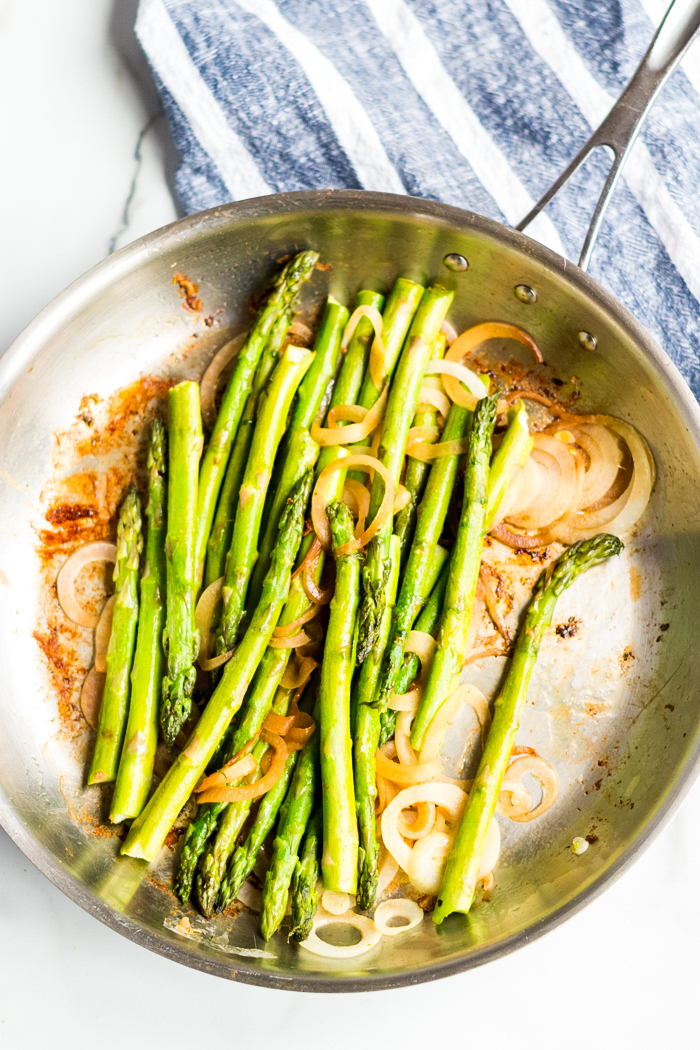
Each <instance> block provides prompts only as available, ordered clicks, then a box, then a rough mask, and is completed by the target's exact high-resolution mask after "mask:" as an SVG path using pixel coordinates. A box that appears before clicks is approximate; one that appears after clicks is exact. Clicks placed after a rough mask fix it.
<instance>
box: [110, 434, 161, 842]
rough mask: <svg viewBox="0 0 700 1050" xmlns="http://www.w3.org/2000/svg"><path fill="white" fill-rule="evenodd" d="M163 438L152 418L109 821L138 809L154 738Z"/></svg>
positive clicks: (148, 776) (158, 674)
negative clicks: (129, 661) (130, 656)
mask: <svg viewBox="0 0 700 1050" xmlns="http://www.w3.org/2000/svg"><path fill="white" fill-rule="evenodd" d="M166 440H167V439H166V434H165V427H164V426H163V424H162V423H161V421H160V420H159V419H156V420H154V422H153V425H152V427H151V443H150V447H149V450H148V506H147V507H146V517H147V519H148V534H147V537H146V564H145V566H144V569H143V573H142V575H141V604H140V608H139V622H138V633H137V637H136V653H135V656H134V666H133V668H132V671H131V700H130V706H129V720H128V722H127V726H126V736H125V738H124V739H125V744H124V748H123V750H122V756H121V760H120V762H119V772H118V773H117V783H116V785H115V788H114V797H113V799H112V808H111V812H110V815H109V819H110V820H111V821H112V823H114V824H119V823H121V821H122V820H129V819H131V818H133V817H137V816H138V815H139V813H140V812H141V810H142V809H143V807H144V805H145V803H146V798H147V796H148V792H149V789H150V786H151V777H152V775H153V762H154V759H155V754H156V745H157V743H158V699H159V697H160V687H161V682H162V680H163V671H164V667H165V655H164V653H163V645H162V637H161V636H162V634H163V624H164V622H165V499H166V491H165V490H166V481H165V464H166V460H165V456H166Z"/></svg>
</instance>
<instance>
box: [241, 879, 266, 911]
mask: <svg viewBox="0 0 700 1050" xmlns="http://www.w3.org/2000/svg"><path fill="white" fill-rule="evenodd" d="M236 900H238V901H240V902H241V904H245V906H246V907H247V908H250V910H251V911H257V912H259V911H260V906H261V904H262V892H261V891H260V890H259V889H257V887H255V886H253V885H252V883H250V882H244V883H243V885H242V886H241V888H240V890H239V891H238V896H237V897H236Z"/></svg>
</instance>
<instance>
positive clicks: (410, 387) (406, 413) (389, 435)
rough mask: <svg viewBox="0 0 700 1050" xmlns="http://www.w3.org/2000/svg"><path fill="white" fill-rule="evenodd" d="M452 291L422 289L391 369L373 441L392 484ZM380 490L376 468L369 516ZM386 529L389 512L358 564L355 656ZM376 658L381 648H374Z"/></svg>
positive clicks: (379, 601)
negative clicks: (360, 593) (393, 372)
mask: <svg viewBox="0 0 700 1050" xmlns="http://www.w3.org/2000/svg"><path fill="white" fill-rule="evenodd" d="M453 298H454V292H451V291H448V290H447V289H445V288H441V287H440V286H439V285H433V286H432V287H431V288H428V289H426V291H425V292H424V293H423V296H422V298H421V301H420V306H419V307H418V310H417V312H416V315H415V317H414V318H413V323H412V325H411V329H410V331H409V333H408V336H407V339H406V343H405V345H404V349H403V351H402V353H401V357H400V359H399V363H398V367H397V369H396V376H395V377H394V382H393V383H392V386H391V390H390V393H389V400H388V402H387V406H386V413H385V416H384V429H383V431H382V438H381V441H380V444H379V451H378V458H379V460H380V462H381V463H382V464H383V465H384V466H385V467H386V468H387V470H388V471H389V473H390V474H391V475H392V477H393V478H394V480H395V481H396V482H397V484H398V480H399V476H400V474H401V467H402V465H403V460H404V453H405V449H406V438H407V435H408V431H409V428H410V426H411V421H412V420H413V416H414V415H415V411H416V405H417V403H418V392H419V390H420V386H421V383H422V381H423V373H424V371H425V367H426V365H427V364H428V361H429V359H430V354H431V352H432V347H433V345H434V343H435V339H436V338H437V335H438V333H439V331H440V326H441V324H442V322H443V321H444V320H445V316H446V314H447V311H448V310H449V308H450V304H451V303H452V299H453ZM383 495H384V482H383V480H382V479H381V477H380V476H379V475H378V474H377V476H375V479H374V482H373V483H372V492H371V495H370V507H369V520H370V521H371V520H372V518H373V517H374V515H376V513H377V511H378V510H379V507H380V504H381V502H382V498H383ZM391 534H392V516H391V515H389V518H388V519H387V521H386V522H385V523H384V525H383V526H382V528H381V529H380V530H379V532H378V533H377V535H376V536H375V537H374V539H373V540H372V542H371V543H370V545H369V549H368V551H367V562H366V564H365V567H364V569H363V570H362V589H363V597H362V604H361V606H360V613H359V618H358V624H359V631H358V642H357V659H358V662H359V663H362V661H363V660H364V659H365V658H366V657H367V656H368V654H369V653H370V652H371V650H372V649H373V648H374V647H375V645H376V643H377V637H378V632H379V625H380V622H381V615H382V609H383V606H384V593H385V591H384V589H385V586H386V579H387V577H388V573H389V545H390V541H391ZM377 656H378V658H380V659H381V656H382V654H381V653H377Z"/></svg>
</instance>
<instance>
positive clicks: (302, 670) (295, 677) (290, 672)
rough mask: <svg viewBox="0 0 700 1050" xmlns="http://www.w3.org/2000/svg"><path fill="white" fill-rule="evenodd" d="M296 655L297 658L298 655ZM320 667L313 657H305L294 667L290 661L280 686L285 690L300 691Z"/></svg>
mask: <svg viewBox="0 0 700 1050" xmlns="http://www.w3.org/2000/svg"><path fill="white" fill-rule="evenodd" d="M294 655H295V657H296V655H297V654H296V653H295V654H294ZM320 666H321V665H320V664H319V662H318V660H315V659H314V658H313V656H303V657H302V658H301V662H300V663H295V666H294V667H293V666H292V662H291V660H290V662H289V663H288V664H287V666H286V668H285V670H284V674H283V675H282V678H281V679H280V685H281V686H282V688H283V689H298V688H299V687H300V686H302V685H306V683H307V682H308V680H309V678H310V677H311V675H312V674H313V672H314V671H315V670H316V668H317V667H320Z"/></svg>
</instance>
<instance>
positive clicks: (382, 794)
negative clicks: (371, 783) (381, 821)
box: [374, 774, 399, 816]
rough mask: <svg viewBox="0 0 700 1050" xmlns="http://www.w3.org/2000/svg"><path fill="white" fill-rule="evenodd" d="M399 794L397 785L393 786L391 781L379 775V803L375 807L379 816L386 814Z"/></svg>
mask: <svg viewBox="0 0 700 1050" xmlns="http://www.w3.org/2000/svg"><path fill="white" fill-rule="evenodd" d="M398 792H399V788H398V787H397V786H396V784H392V782H391V781H390V780H387V779H386V778H385V777H383V776H381V775H380V774H377V801H376V803H375V807H374V809H375V812H376V814H377V816H379V814H380V813H383V812H384V810H385V809H386V807H387V806H388V805H389V803H390V802H391V800H392V799H394V798H396V796H397V794H398Z"/></svg>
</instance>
